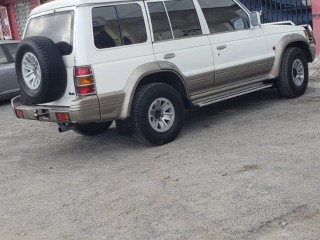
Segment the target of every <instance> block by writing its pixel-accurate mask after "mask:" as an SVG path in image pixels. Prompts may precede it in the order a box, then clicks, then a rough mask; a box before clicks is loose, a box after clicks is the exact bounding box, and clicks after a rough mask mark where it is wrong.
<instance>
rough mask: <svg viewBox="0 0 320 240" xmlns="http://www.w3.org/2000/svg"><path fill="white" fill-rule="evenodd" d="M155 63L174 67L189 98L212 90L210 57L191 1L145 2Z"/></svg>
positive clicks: (209, 48)
mask: <svg viewBox="0 0 320 240" xmlns="http://www.w3.org/2000/svg"><path fill="white" fill-rule="evenodd" d="M146 5H147V9H148V14H149V19H150V20H151V28H152V29H151V30H152V32H153V39H152V40H153V49H154V54H155V58H156V61H157V62H159V63H164V65H166V63H167V64H169V65H174V67H176V68H178V70H179V71H180V73H181V74H182V75H183V76H184V78H185V80H186V84H187V86H188V89H189V92H190V95H195V94H198V93H201V92H206V91H210V90H212V89H213V83H214V76H213V73H214V72H213V70H214V69H213V57H212V52H211V46H210V42H209V39H208V37H207V36H205V35H203V31H202V29H203V26H202V25H201V24H203V23H202V22H201V21H200V20H199V16H198V14H197V10H196V8H195V4H194V2H193V1H192V0H174V1H147V3H146Z"/></svg>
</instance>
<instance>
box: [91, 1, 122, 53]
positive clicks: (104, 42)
mask: <svg viewBox="0 0 320 240" xmlns="http://www.w3.org/2000/svg"><path fill="white" fill-rule="evenodd" d="M92 17H93V18H92V25H93V36H94V44H95V46H96V47H97V48H100V49H101V48H110V47H115V46H121V45H122V41H121V34H120V27H119V21H118V17H117V12H116V7H115V6H110V7H100V8H94V9H93V12H92Z"/></svg>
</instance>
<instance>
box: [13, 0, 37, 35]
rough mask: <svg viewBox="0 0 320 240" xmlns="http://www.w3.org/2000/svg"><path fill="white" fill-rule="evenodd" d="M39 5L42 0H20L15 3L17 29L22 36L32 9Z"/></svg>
mask: <svg viewBox="0 0 320 240" xmlns="http://www.w3.org/2000/svg"><path fill="white" fill-rule="evenodd" d="M39 5H40V0H18V1H16V2H15V3H14V12H15V15H16V21H17V29H18V33H19V36H20V38H21V37H22V35H23V31H24V28H25V26H26V23H27V19H28V16H29V14H30V12H31V10H32V9H34V8H35V7H37V6H39Z"/></svg>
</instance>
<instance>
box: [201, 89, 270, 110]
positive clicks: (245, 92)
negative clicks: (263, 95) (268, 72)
mask: <svg viewBox="0 0 320 240" xmlns="http://www.w3.org/2000/svg"><path fill="white" fill-rule="evenodd" d="M273 86H274V85H273V84H272V83H270V84H264V85H262V86H259V87H255V88H249V89H247V90H245V91H242V92H237V93H234V94H231V95H228V96H225V97H220V98H216V99H212V100H208V101H204V102H200V103H198V104H196V105H197V106H199V107H204V106H207V105H210V104H212V103H217V102H221V101H224V100H227V99H230V98H234V97H239V96H242V95H245V94H247V93H252V92H256V91H259V90H262V89H266V88H271V87H273Z"/></svg>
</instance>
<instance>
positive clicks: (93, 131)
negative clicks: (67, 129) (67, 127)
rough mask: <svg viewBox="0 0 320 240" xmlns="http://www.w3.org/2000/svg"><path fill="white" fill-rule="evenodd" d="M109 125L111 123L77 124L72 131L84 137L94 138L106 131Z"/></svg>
mask: <svg viewBox="0 0 320 240" xmlns="http://www.w3.org/2000/svg"><path fill="white" fill-rule="evenodd" d="M111 124H112V121H110V122H103V123H87V124H77V125H76V126H75V129H74V131H75V132H76V133H78V134H81V135H84V136H94V135H97V134H100V133H103V132H105V131H107V130H108V129H109V128H110V126H111Z"/></svg>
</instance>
